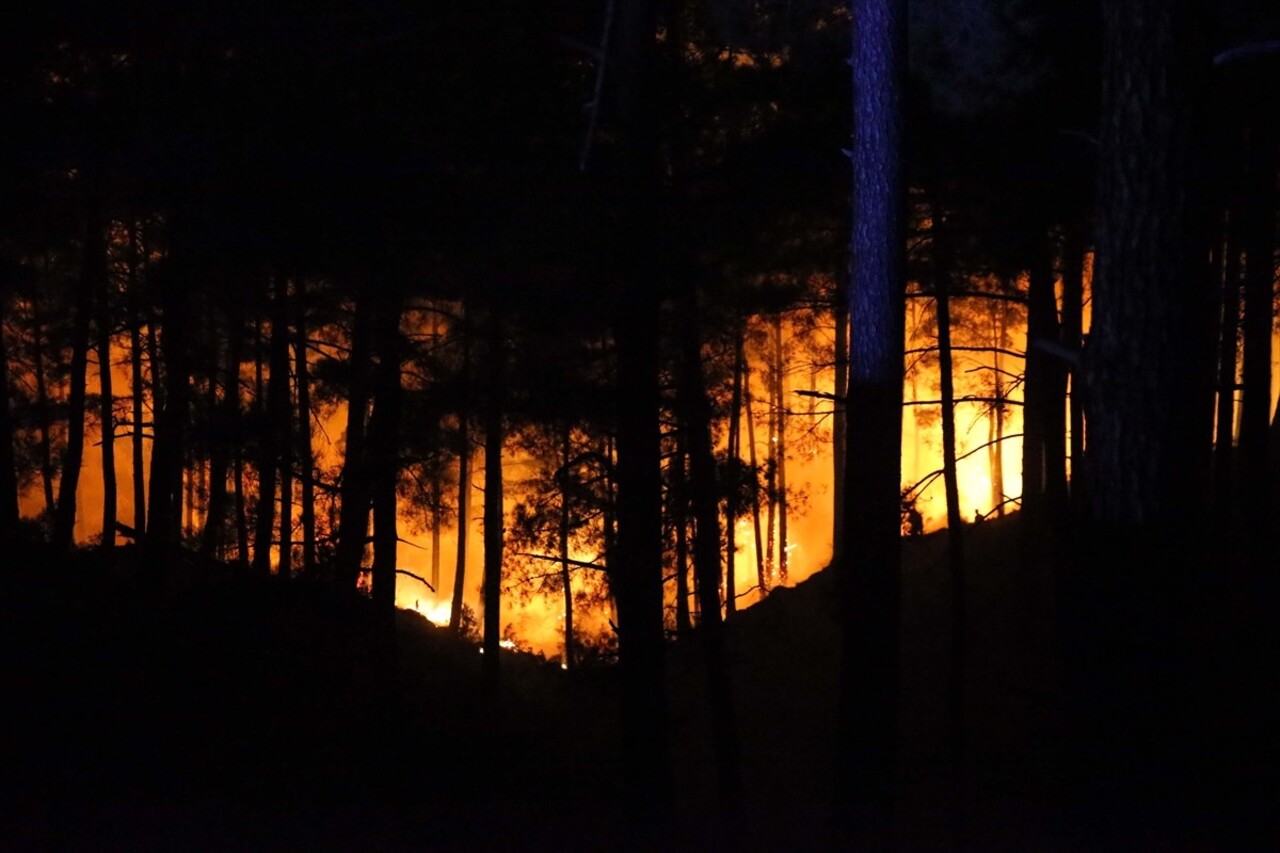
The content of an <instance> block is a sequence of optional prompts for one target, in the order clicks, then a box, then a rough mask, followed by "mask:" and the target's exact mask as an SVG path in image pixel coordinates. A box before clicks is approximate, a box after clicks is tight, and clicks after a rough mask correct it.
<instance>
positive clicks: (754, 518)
mask: <svg viewBox="0 0 1280 853" xmlns="http://www.w3.org/2000/svg"><path fill="white" fill-rule="evenodd" d="M744 372H745V374H746V379H745V382H746V386H745V388H744V393H745V394H746V398H747V399H746V407H747V450H748V453H747V458H748V462H750V464H751V524H752V527H753V532H754V533H755V541H756V585H757V586H759V588H760V597H761V598H764V597H765V596H766V595H768V594H769V572H768V570H767V569H766V567H765V562H764V550H765V549H764V533H763V531H762V530H761V529H760V496H759V494H758V486H759V477H760V465H759V463H758V461H757V456H756V419H755V415H754V414H753V412H754V411H755V401H754V400H753V399H752V396H751V370H750V368H749V366H748V367H744Z"/></svg>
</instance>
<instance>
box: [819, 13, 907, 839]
mask: <svg viewBox="0 0 1280 853" xmlns="http://www.w3.org/2000/svg"><path fill="white" fill-rule="evenodd" d="M850 66H851V68H852V69H853V92H854V95H853V128H854V135H853V150H852V161H853V185H854V192H853V199H854V208H853V223H854V224H853V239H852V243H851V245H852V249H853V257H852V261H851V278H850V288H849V291H850V292H849V322H850V327H851V328H852V329H853V330H854V334H853V341H852V344H851V346H850V359H849V394H848V398H849V402H848V405H849V411H851V412H856V413H857V416H856V417H853V418H850V419H849V424H848V428H849V434H848V446H849V450H850V453H849V471H848V479H847V481H846V484H845V488H846V494H845V507H846V510H845V511H846V518H845V529H844V546H843V549H842V551H843V554H844V563H843V565H842V567H841V568H842V578H841V598H842V604H843V612H842V614H841V627H842V655H841V672H840V707H839V717H838V729H837V752H836V756H837V757H836V761H837V776H836V778H837V784H838V797H839V800H840V801H841V802H842V803H843V804H845V805H847V806H849V807H851V808H850V809H849V811H846V812H845V814H847V815H848V814H850V813H851V812H853V811H860V812H864V813H865V814H866V817H867V820H868V823H869V824H870V825H871V826H873V827H875V826H884V825H886V824H887V820H888V814H889V802H890V800H891V790H892V784H893V783H892V780H893V774H894V765H895V760H896V755H897V747H896V739H897V719H898V713H897V706H898V685H899V676H898V663H899V654H900V652H899V649H900V645H899V642H900V641H899V626H900V624H901V612H900V611H901V576H900V568H901V551H900V542H899V537H900V534H901V517H900V503H901V489H902V484H901V453H902V374H903V364H902V359H903V338H904V335H905V332H904V310H905V309H904V306H903V299H904V292H905V278H906V269H905V245H906V224H905V223H906V215H905V214H906V210H905V208H906V199H905V189H906V187H905V169H904V163H903V150H904V146H903V141H904V134H903V108H902V100H903V97H904V91H905V86H904V81H905V78H906V3H905V2H903V0H855V2H854V4H853V55H852V57H851V62H850Z"/></svg>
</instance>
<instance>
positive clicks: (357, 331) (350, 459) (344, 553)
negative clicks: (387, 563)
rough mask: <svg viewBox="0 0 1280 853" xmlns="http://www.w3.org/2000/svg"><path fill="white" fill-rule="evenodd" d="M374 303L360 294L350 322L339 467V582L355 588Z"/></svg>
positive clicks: (364, 511)
mask: <svg viewBox="0 0 1280 853" xmlns="http://www.w3.org/2000/svg"><path fill="white" fill-rule="evenodd" d="M373 314H374V311H373V300H372V298H371V297H370V296H369V295H368V294H362V295H361V296H360V298H359V299H358V300H357V302H356V308H355V318H354V319H353V321H352V324H353V328H352V332H351V355H350V359H349V364H350V375H351V383H350V386H349V387H348V390H347V436H346V453H345V458H344V460H343V465H342V492H341V496H342V509H341V511H340V514H339V517H338V550H337V555H336V560H335V562H336V563H337V573H338V577H337V579H338V582H339V584H340V585H341V586H343V587H345V588H348V589H350V588H352V587H354V586H355V585H356V582H357V580H358V579H359V576H360V563H361V561H362V560H363V559H364V546H365V539H366V538H367V536H368V534H369V489H368V483H367V482H366V477H367V473H366V469H367V465H366V460H365V444H366V441H365V427H366V419H367V416H368V410H369V382H370V377H369V349H370V347H371V346H372V343H373V342H372V338H373V330H372V328H371V326H372V321H373Z"/></svg>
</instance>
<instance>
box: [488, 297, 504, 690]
mask: <svg viewBox="0 0 1280 853" xmlns="http://www.w3.org/2000/svg"><path fill="white" fill-rule="evenodd" d="M488 356H489V364H488V368H489V376H488V382H487V385H488V387H487V389H486V390H487V392H488V393H487V394H486V395H485V406H484V671H485V675H486V677H487V678H488V679H489V680H490V682H491V683H492V682H493V681H496V679H497V677H498V671H499V660H500V658H499V652H500V646H499V642H500V641H501V639H502V532H503V531H502V528H503V506H502V441H503V429H502V427H503V424H502V420H503V411H502V406H503V397H504V390H505V388H504V386H503V383H504V382H506V369H505V367H506V366H505V365H504V364H503V362H504V361H505V359H506V352H505V341H504V337H503V329H502V320H501V318H500V316H499V315H498V312H497V311H495V310H494V308H493V307H492V306H490V309H489V353H488Z"/></svg>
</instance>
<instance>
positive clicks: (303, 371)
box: [293, 277, 439, 588]
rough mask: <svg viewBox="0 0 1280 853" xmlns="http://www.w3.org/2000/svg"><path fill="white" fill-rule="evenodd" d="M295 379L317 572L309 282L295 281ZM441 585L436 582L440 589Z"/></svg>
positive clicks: (308, 531) (310, 564) (310, 546)
mask: <svg viewBox="0 0 1280 853" xmlns="http://www.w3.org/2000/svg"><path fill="white" fill-rule="evenodd" d="M294 332H295V334H294V339H293V357H294V374H295V378H294V382H296V383H297V386H298V450H297V455H298V467H299V473H300V477H299V487H300V488H301V490H302V572H303V574H305V575H306V576H307V577H315V573H316V487H315V453H314V451H313V450H312V448H311V371H310V369H309V367H308V366H307V284H306V279H304V278H301V277H299V278H298V279H297V281H296V282H295V283H294ZM438 587H439V584H437V588H438Z"/></svg>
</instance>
